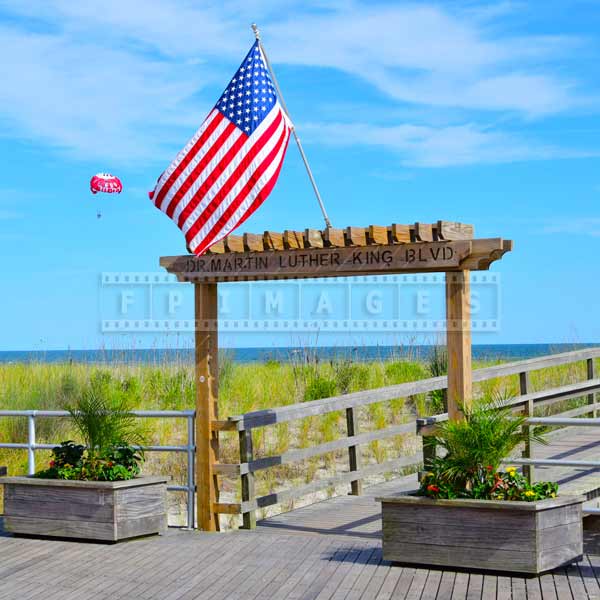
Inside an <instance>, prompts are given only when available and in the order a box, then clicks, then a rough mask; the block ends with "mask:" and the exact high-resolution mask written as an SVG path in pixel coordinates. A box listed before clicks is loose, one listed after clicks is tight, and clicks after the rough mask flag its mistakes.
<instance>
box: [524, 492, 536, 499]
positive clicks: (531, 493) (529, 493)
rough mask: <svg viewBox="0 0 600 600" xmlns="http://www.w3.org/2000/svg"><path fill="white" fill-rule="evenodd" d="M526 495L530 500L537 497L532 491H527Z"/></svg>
mask: <svg viewBox="0 0 600 600" xmlns="http://www.w3.org/2000/svg"><path fill="white" fill-rule="evenodd" d="M525 495H526V496H527V497H528V498H531V497H532V496H535V492H533V491H532V490H527V491H526V492H525Z"/></svg>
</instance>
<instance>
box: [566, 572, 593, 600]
mask: <svg viewBox="0 0 600 600" xmlns="http://www.w3.org/2000/svg"><path fill="white" fill-rule="evenodd" d="M566 573H567V579H568V581H569V587H570V588H571V593H572V594H573V597H574V598H587V596H588V593H587V590H586V588H585V585H584V584H583V579H582V578H581V571H580V570H579V567H578V565H577V564H573V565H569V566H568V567H567V568H566Z"/></svg>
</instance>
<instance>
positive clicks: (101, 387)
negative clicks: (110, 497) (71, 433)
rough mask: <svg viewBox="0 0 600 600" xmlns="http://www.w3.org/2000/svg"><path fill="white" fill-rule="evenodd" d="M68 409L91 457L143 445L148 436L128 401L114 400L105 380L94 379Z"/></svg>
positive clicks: (118, 397) (68, 405)
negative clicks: (125, 447)
mask: <svg viewBox="0 0 600 600" xmlns="http://www.w3.org/2000/svg"><path fill="white" fill-rule="evenodd" d="M65 409H66V410H67V411H68V412H69V414H70V415H71V419H72V420H73V423H74V425H75V428H76V430H77V431H78V432H79V434H80V436H81V438H82V440H83V442H84V444H85V445H86V446H87V448H88V455H89V456H90V457H93V456H102V455H105V454H106V453H107V452H109V451H110V450H111V449H113V448H115V447H119V446H121V447H122V446H131V445H143V444H144V442H145V436H144V434H143V432H142V429H141V428H140V425H139V422H138V420H137V419H136V417H135V416H134V415H133V414H132V413H131V411H130V409H129V405H128V402H127V399H126V398H125V397H122V396H118V395H116V397H111V395H110V393H108V391H107V386H106V384H105V381H104V380H100V381H98V380H92V381H91V382H90V385H89V386H88V387H87V388H86V389H84V390H83V392H82V394H81V396H80V397H79V398H78V400H77V401H76V402H75V403H74V404H67V405H66V407H65Z"/></svg>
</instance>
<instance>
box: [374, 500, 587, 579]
mask: <svg viewBox="0 0 600 600" xmlns="http://www.w3.org/2000/svg"><path fill="white" fill-rule="evenodd" d="M377 500H378V501H380V502H381V505H382V515H383V558H384V559H385V560H389V561H393V562H400V563H410V564H418V565H437V566H442V567H453V568H464V569H484V570H491V571H511V572H516V573H531V574H538V573H542V572H544V571H548V570H550V569H554V568H556V567H559V566H561V565H566V564H569V563H572V562H573V561H577V560H579V559H581V557H582V555H583V526H582V514H581V508H582V503H583V502H584V501H585V496H560V497H558V498H553V499H549V500H542V501H539V502H503V501H495V500H432V499H430V498H424V497H421V496H396V497H387V498H377Z"/></svg>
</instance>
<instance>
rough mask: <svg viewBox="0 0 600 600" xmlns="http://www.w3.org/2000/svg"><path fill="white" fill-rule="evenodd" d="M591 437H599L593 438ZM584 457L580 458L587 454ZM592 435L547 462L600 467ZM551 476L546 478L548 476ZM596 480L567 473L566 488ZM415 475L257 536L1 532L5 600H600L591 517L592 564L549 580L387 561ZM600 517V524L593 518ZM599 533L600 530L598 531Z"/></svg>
mask: <svg viewBox="0 0 600 600" xmlns="http://www.w3.org/2000/svg"><path fill="white" fill-rule="evenodd" d="M588 438H589V439H588ZM575 447H577V450H575ZM597 450H598V445H597V442H596V441H595V440H594V439H593V436H592V435H591V434H590V432H589V430H587V429H579V430H577V431H573V432H571V433H570V434H569V435H567V436H560V438H556V440H553V442H552V445H551V446H550V447H548V448H544V449H540V453H539V454H538V456H541V455H542V452H543V454H545V455H546V456H557V455H559V454H560V455H565V453H566V454H567V455H568V456H569V457H572V458H573V459H581V460H583V459H584V457H585V458H590V457H592V456H595V458H598V456H599V452H598V451H597ZM548 474H549V473H548V472H544V471H542V470H541V469H540V470H539V475H540V477H546V476H547V475H548ZM594 477H596V474H594V473H592V474H590V473H589V470H588V471H585V472H584V471H578V470H575V469H563V470H562V471H561V474H560V476H559V480H562V481H563V483H564V486H563V488H564V489H566V490H568V489H569V488H572V489H574V487H573V486H578V487H579V488H581V486H582V485H584V484H585V483H584V482H586V481H587V482H588V483H589V482H593V481H594ZM415 484H416V480H415V478H414V477H407V478H402V479H397V480H394V481H390V482H387V483H384V484H379V485H376V486H372V487H370V488H367V489H366V491H365V495H364V496H361V497H353V496H344V497H339V498H334V499H331V500H327V501H324V502H320V503H318V504H313V505H311V506H307V507H304V508H300V509H297V510H294V511H291V512H289V513H286V514H284V515H280V516H278V517H273V518H270V519H267V520H265V521H262V522H261V523H260V524H259V527H258V528H257V530H256V531H233V532H229V533H224V534H210V533H200V532H187V531H182V530H170V531H169V533H168V534H167V535H166V536H164V537H160V538H158V537H151V538H144V539H140V540H135V541H132V542H128V543H121V544H116V545H103V544H92V543H75V542H68V541H48V540H36V539H28V538H15V537H10V536H8V535H4V536H3V535H2V534H1V532H0V600H82V599H83V600H87V599H90V600H96V599H97V600H109V599H128V600H131V599H138V598H139V599H142V600H196V599H197V600H226V599H235V600H342V599H345V600H359V599H364V600H367V599H368V600H391V599H396V598H398V599H400V598H406V599H412V600H433V599H436V598H437V599H439V600H452V599H461V600H471V599H477V600H491V599H494V600H508V599H514V600H542V599H554V600H568V599H572V600H582V599H586V598H595V599H598V600H600V584H599V581H600V526H597V525H596V523H594V522H593V521H592V518H588V519H586V528H587V529H588V530H587V531H586V555H585V558H584V560H583V561H582V562H581V563H579V564H577V565H573V566H571V567H568V568H566V569H558V570H557V571H555V572H553V573H549V574H546V575H543V576H542V577H539V578H535V577H534V578H521V577H507V576H499V575H494V574H483V573H473V572H470V573H467V572H453V571H443V570H439V569H427V568H412V567H402V566H399V565H393V564H390V563H388V562H386V561H384V560H383V559H382V556H381V543H380V531H381V523H380V519H379V505H378V504H377V503H376V502H375V501H374V499H373V497H374V496H376V495H385V494H387V493H398V492H399V491H401V490H402V489H411V488H414V486H415ZM593 519H596V518H593ZM596 520H598V519H596ZM596 528H597V531H596Z"/></svg>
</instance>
